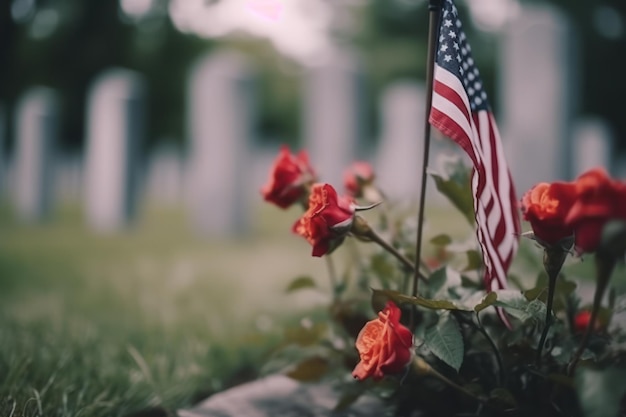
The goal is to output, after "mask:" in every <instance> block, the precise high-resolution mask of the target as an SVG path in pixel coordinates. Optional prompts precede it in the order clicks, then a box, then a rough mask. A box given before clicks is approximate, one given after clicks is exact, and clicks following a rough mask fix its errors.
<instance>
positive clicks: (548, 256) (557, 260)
mask: <svg viewBox="0 0 626 417" xmlns="http://www.w3.org/2000/svg"><path fill="white" fill-rule="evenodd" d="M567 254H568V252H567V251H566V250H564V249H563V247H562V246H558V245H557V246H546V247H545V249H544V251H543V267H544V269H545V270H546V273H547V274H548V299H547V301H546V320H545V324H544V326H543V331H542V332H541V338H540V339H539V345H538V346H537V356H536V358H535V363H536V364H537V366H540V365H541V353H542V352H543V346H544V345H545V343H546V338H547V337H548V332H549V330H550V327H551V326H552V321H553V316H554V314H553V312H552V305H553V304H554V293H555V289H556V280H557V278H558V277H559V272H561V268H562V267H563V263H564V262H565V258H566V257H567Z"/></svg>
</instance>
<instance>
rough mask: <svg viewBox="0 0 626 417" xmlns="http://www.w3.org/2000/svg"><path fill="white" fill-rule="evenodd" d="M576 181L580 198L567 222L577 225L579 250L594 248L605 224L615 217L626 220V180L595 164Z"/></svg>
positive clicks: (574, 227)
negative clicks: (594, 166)
mask: <svg viewBox="0 0 626 417" xmlns="http://www.w3.org/2000/svg"><path fill="white" fill-rule="evenodd" d="M575 184H576V194H577V196H578V198H577V199H576V202H575V203H574V205H573V206H572V208H571V210H570V211H569V213H568V214H567V216H566V218H565V222H566V224H567V225H568V226H570V227H572V228H573V229H574V234H575V238H576V249H577V251H578V252H579V253H582V252H594V251H595V250H596V249H597V247H598V245H599V244H600V238H601V236H602V229H603V227H604V225H605V224H606V223H607V222H608V221H609V220H613V219H622V220H626V183H623V182H619V181H615V180H613V179H611V178H610V177H609V176H608V175H607V173H606V172H605V171H604V170H603V169H601V168H594V169H592V170H589V171H587V172H585V173H584V174H582V175H581V176H579V177H578V178H577V179H576V181H575Z"/></svg>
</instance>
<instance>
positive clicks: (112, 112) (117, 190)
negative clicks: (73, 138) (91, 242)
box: [84, 68, 146, 232]
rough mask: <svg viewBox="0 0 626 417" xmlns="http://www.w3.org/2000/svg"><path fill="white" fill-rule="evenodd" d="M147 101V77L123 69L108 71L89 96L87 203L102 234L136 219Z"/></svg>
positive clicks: (88, 215) (90, 217)
mask: <svg viewBox="0 0 626 417" xmlns="http://www.w3.org/2000/svg"><path fill="white" fill-rule="evenodd" d="M145 101H146V87H145V83H144V80H143V78H142V77H141V75H140V74H138V73H135V72H133V71H130V70H126V69H121V68H112V69H109V70H106V71H105V72H104V73H102V74H101V75H100V76H99V77H98V78H97V79H96V80H95V81H94V82H93V85H92V86H91V89H90V91H89V96H88V104H87V127H86V130H87V138H86V153H85V155H86V156H85V181H84V186H85V189H84V198H85V208H86V218H87V222H88V223H89V225H90V226H91V227H92V228H93V229H95V230H97V231H100V232H113V231H117V230H120V229H122V228H124V227H126V226H127V225H129V224H130V222H131V221H132V220H133V218H134V216H135V212H136V209H137V207H136V206H137V197H138V192H137V191H138V189H137V188H138V174H139V162H140V161H139V150H140V147H141V144H142V141H143V135H144V118H145Z"/></svg>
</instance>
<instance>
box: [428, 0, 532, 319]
mask: <svg viewBox="0 0 626 417" xmlns="http://www.w3.org/2000/svg"><path fill="white" fill-rule="evenodd" d="M437 44H438V46H437V50H436V59H435V69H434V71H435V72H434V83H433V104H432V108H431V110H430V116H429V121H430V124H431V125H433V126H434V127H436V128H437V129H439V130H440V131H441V132H442V133H443V134H444V135H446V136H448V137H450V138H451V139H453V140H454V141H455V142H456V143H458V144H459V145H460V146H461V147H462V148H463V149H464V150H465V152H466V153H467V154H468V155H469V157H470V159H471V160H472V163H473V165H474V170H473V173H472V192H473V195H474V211H475V215H476V223H477V232H476V233H477V237H478V242H479V244H480V247H481V250H482V256H483V262H484V266H485V285H486V288H487V291H493V290H497V289H504V288H506V286H507V284H506V274H507V271H508V269H509V266H510V264H511V262H512V260H513V257H514V256H515V253H516V251H517V246H518V243H519V235H520V220H519V212H518V206H517V196H516V194H515V189H514V187H513V182H512V180H511V174H510V172H509V169H508V166H507V163H506V159H505V156H504V151H503V149H502V143H501V141H500V134H499V133H498V128H497V126H496V122H495V119H494V117H493V114H492V112H491V109H490V107H489V102H488V100H487V94H486V93H485V91H484V88H483V83H482V80H481V78H480V74H479V72H478V68H476V65H475V62H474V60H473V58H472V54H471V48H470V45H469V43H468V42H467V39H466V36H465V33H464V32H463V30H462V24H461V21H460V20H459V17H458V11H457V9H456V6H455V5H454V2H453V1H452V0H445V1H444V4H443V8H442V11H441V15H440V21H439V38H438V42H437ZM500 313H501V312H500ZM501 317H503V318H504V316H503V315H502V314H501ZM507 323H508V322H507Z"/></svg>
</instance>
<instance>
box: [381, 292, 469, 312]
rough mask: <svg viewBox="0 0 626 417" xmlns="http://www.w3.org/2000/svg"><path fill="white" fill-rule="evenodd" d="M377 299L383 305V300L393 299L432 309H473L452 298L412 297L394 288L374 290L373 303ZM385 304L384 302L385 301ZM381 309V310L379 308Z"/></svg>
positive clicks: (401, 302) (397, 301)
mask: <svg viewBox="0 0 626 417" xmlns="http://www.w3.org/2000/svg"><path fill="white" fill-rule="evenodd" d="M374 300H376V305H381V301H382V300H385V302H386V300H391V301H393V302H394V303H396V304H412V305H416V306H420V307H425V308H429V309H431V310H462V311H472V310H473V308H471V307H466V306H462V305H460V304H458V303H455V302H453V301H450V300H431V299H428V298H424V297H420V296H419V295H418V296H417V297H412V296H410V295H406V294H402V293H401V292H398V291H392V290H373V294H372V304H374ZM383 304H384V303H383ZM379 311H380V310H379Z"/></svg>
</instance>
